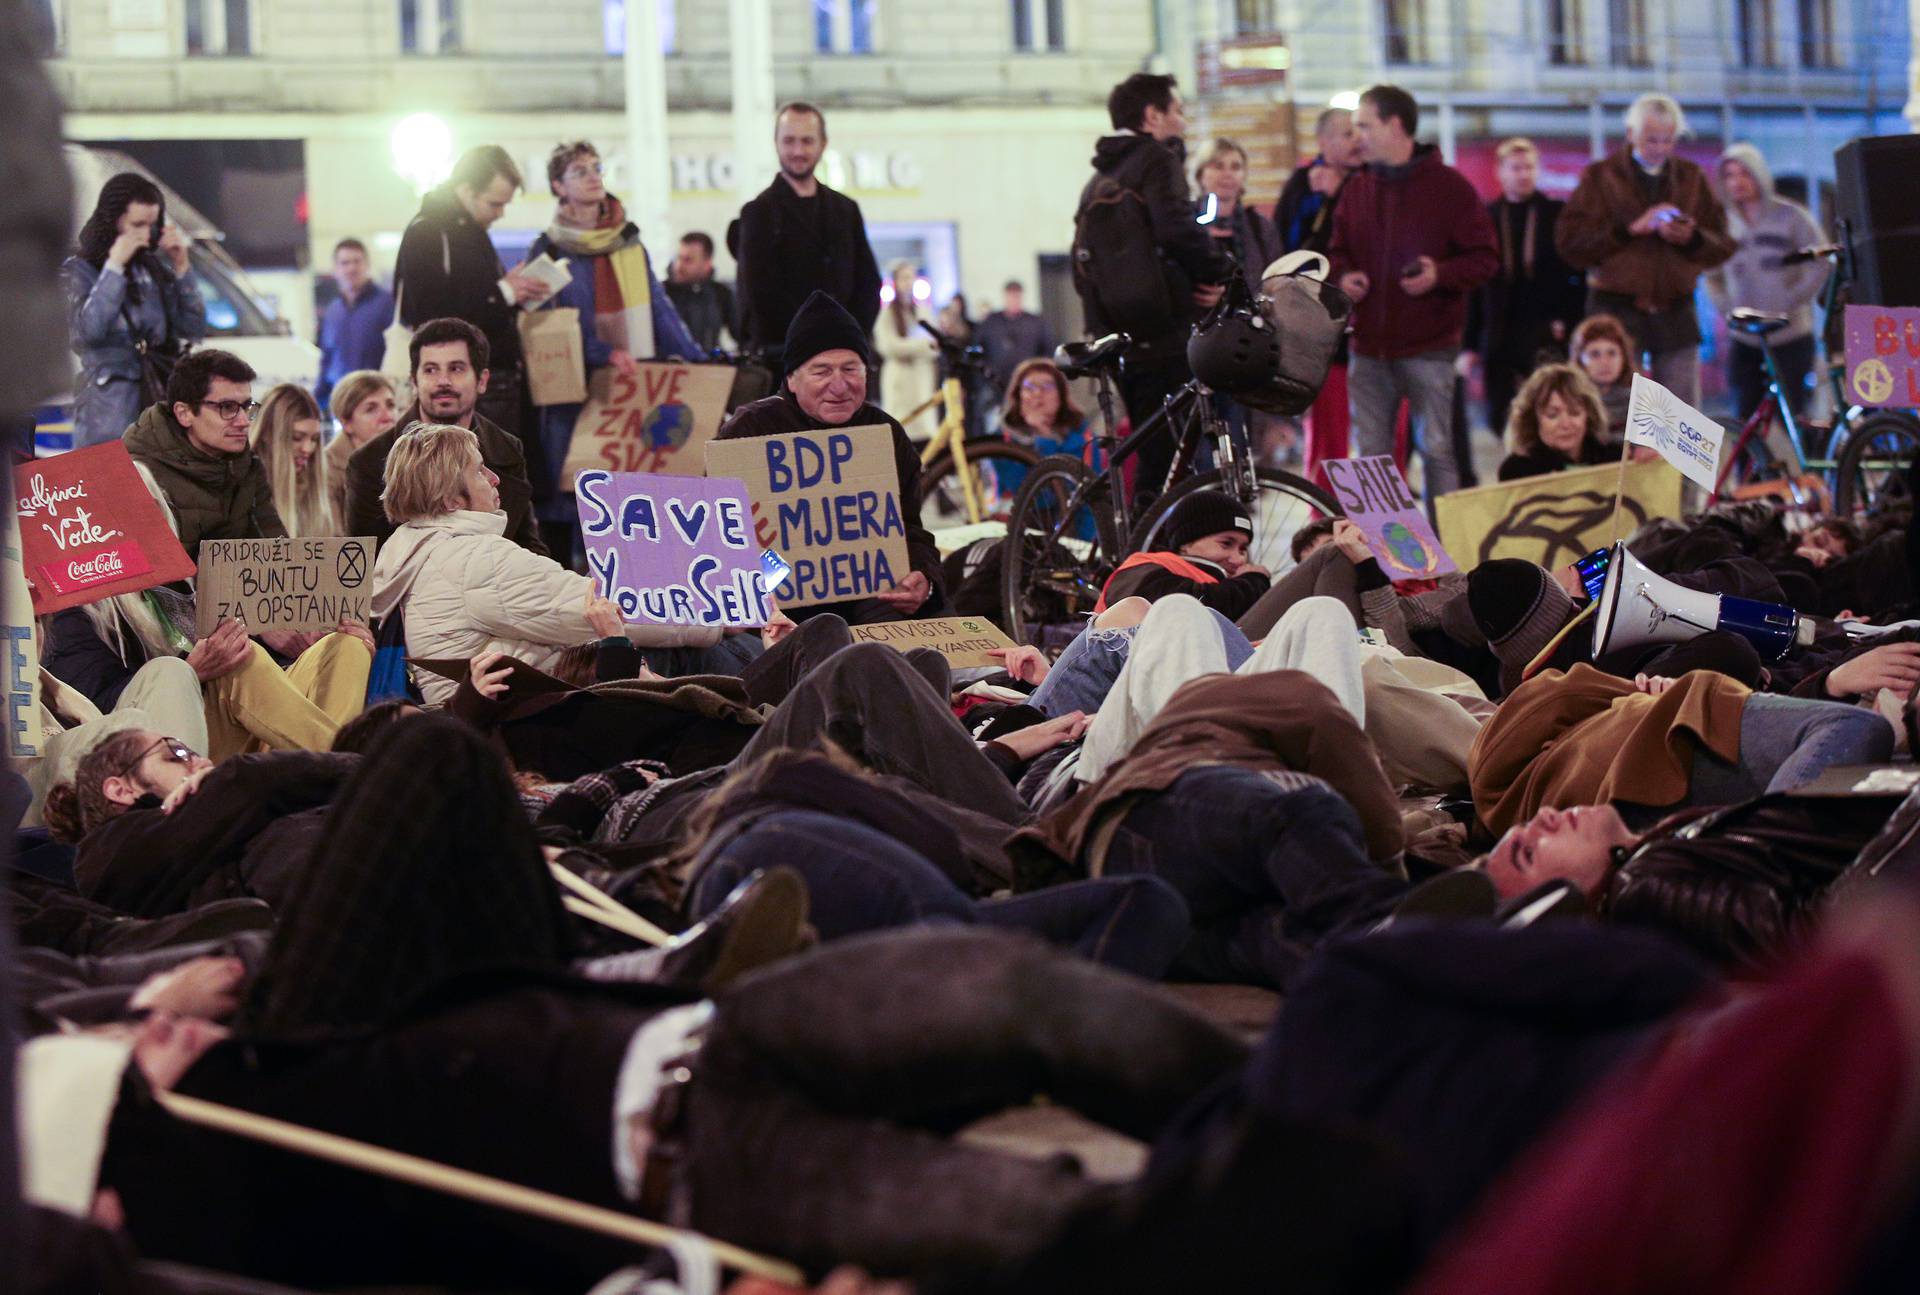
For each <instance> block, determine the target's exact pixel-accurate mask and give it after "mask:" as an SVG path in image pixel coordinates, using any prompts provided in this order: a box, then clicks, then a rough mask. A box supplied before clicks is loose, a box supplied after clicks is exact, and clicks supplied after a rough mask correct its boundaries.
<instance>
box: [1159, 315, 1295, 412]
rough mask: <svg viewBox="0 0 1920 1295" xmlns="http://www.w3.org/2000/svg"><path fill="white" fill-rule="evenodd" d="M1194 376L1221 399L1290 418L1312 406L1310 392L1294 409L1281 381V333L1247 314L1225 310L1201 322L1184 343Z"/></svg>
mask: <svg viewBox="0 0 1920 1295" xmlns="http://www.w3.org/2000/svg"><path fill="white" fill-rule="evenodd" d="M1187 363H1188V364H1189V365H1190V366H1192V368H1193V376H1194V377H1196V378H1198V379H1200V381H1202V382H1204V383H1206V384H1207V386H1208V387H1210V388H1212V389H1213V390H1214V391H1217V392H1219V393H1220V394H1221V395H1223V396H1231V397H1233V398H1234V399H1235V400H1238V401H1239V402H1240V403H1242V404H1244V405H1247V406H1249V407H1250V408H1253V409H1260V410H1265V411H1266V412H1268V413H1274V414H1295V413H1299V412H1301V411H1302V410H1304V409H1306V408H1307V406H1308V405H1311V404H1312V403H1313V395H1312V394H1311V393H1310V394H1308V396H1307V399H1306V401H1305V402H1304V403H1302V404H1300V405H1299V406H1298V407H1295V406H1294V405H1293V404H1292V402H1291V400H1290V397H1291V396H1292V395H1293V394H1294V393H1292V392H1290V391H1288V390H1287V389H1286V388H1285V387H1284V386H1283V385H1282V383H1281V376H1280V335H1279V334H1278V333H1277V332H1275V331H1274V328H1273V325H1271V324H1269V323H1268V322H1267V321H1266V318H1265V317H1264V316H1262V315H1260V314H1258V313H1256V312H1255V311H1252V310H1244V309H1242V310H1225V311H1220V312H1218V313H1217V314H1214V315H1213V316H1211V317H1209V318H1208V319H1206V320H1204V321H1203V322H1202V323H1201V324H1200V326H1199V327H1198V328H1196V329H1195V330H1194V332H1193V336H1192V337H1190V338H1188V339H1187Z"/></svg>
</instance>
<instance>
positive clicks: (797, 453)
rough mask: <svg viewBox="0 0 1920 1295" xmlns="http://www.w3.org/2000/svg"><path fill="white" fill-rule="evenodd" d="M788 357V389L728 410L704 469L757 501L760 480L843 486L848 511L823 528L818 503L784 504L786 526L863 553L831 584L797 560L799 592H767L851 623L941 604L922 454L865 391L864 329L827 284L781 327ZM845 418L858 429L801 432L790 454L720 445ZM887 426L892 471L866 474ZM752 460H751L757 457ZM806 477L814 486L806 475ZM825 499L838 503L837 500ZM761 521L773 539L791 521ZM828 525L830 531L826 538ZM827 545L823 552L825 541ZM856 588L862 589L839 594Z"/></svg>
mask: <svg viewBox="0 0 1920 1295" xmlns="http://www.w3.org/2000/svg"><path fill="white" fill-rule="evenodd" d="M784 356H785V361H784V362H785V364H786V369H787V373H786V381H785V384H784V389H783V390H782V391H781V392H780V394H778V395H775V396H768V397H767V398H766V399H765V400H756V401H754V402H753V403H752V404H750V405H745V406H742V407H741V408H740V409H738V410H736V411H734V415H733V417H732V418H730V419H728V420H727V423H726V425H725V426H723V427H722V428H721V429H720V433H719V435H718V436H716V437H715V438H714V440H715V442H716V443H715V444H714V445H711V446H709V447H708V450H707V471H708V474H709V475H726V476H736V475H737V476H741V477H742V478H743V479H745V480H746V482H747V484H748V488H749V490H750V491H752V492H753V493H754V500H755V502H756V503H757V504H759V505H760V506H761V508H762V509H763V510H764V509H765V508H766V506H767V499H768V496H767V495H765V494H762V493H760V492H759V489H760V486H762V485H764V486H765V487H766V488H768V489H769V490H771V489H773V488H775V487H776V486H781V487H783V488H786V489H813V488H815V487H822V486H824V487H832V488H839V487H845V488H847V489H845V490H842V491H841V494H842V495H844V496H845V497H846V498H848V499H850V500H851V501H852V502H851V504H850V505H847V507H849V508H850V510H851V515H850V516H842V515H841V514H840V513H839V512H838V511H835V512H834V513H833V514H832V517H831V523H832V524H831V526H829V525H827V524H825V520H826V519H825V515H824V514H822V513H820V511H819V510H818V508H817V507H816V508H815V511H814V518H813V522H812V523H804V524H803V523H802V522H801V519H800V516H799V514H798V513H797V512H795V513H790V514H789V517H791V518H792V519H793V520H794V522H795V523H796V525H795V526H794V527H793V528H791V533H792V534H793V535H795V536H796V537H797V536H800V535H802V534H810V535H811V536H819V537H822V538H823V539H828V540H833V539H835V538H844V539H845V540H846V543H844V544H842V545H841V549H842V551H851V548H861V550H862V552H863V553H864V554H865V556H864V558H862V559H861V560H860V562H859V568H860V569H859V571H857V572H856V571H853V570H851V569H850V568H846V567H843V568H842V571H841V574H842V575H845V576H846V577H847V578H846V579H844V580H838V581H837V582H836V579H834V578H822V577H821V575H820V571H821V569H820V568H813V569H810V570H811V571H812V573H813V574H814V578H813V579H811V580H802V579H801V577H802V572H801V570H800V567H799V564H798V563H795V571H794V576H795V579H796V580H800V583H801V584H802V585H803V586H804V588H802V589H801V590H799V591H798V596H796V590H795V586H794V584H793V583H789V584H787V585H786V586H785V587H784V589H783V590H775V591H774V592H775V595H776V597H778V598H779V599H780V602H781V605H782V606H787V607H799V608H802V609H803V613H802V615H803V616H815V615H819V614H821V613H823V612H833V613H836V614H838V615H840V616H842V617H844V618H845V619H846V621H847V622H848V623H849V624H856V625H857V624H866V623H871V622H873V621H890V620H906V619H908V618H912V617H925V616H939V615H941V614H943V612H944V610H945V607H946V593H945V591H944V589H943V588H942V587H941V583H940V550H939V548H938V547H936V546H935V544H934V542H933V536H932V535H931V534H930V533H928V531H927V528H926V527H925V526H924V525H922V524H921V522H920V457H919V455H918V454H916V453H915V452H914V448H913V443H912V442H911V441H909V440H908V439H907V433H906V429H904V428H903V427H901V426H900V423H899V421H898V420H896V419H894V418H893V417H892V416H891V415H889V414H887V413H886V412H884V411H883V410H881V409H880V408H879V407H878V406H876V405H873V404H870V403H868V401H867V370H868V368H869V367H870V366H871V364H872V362H873V357H872V355H871V353H870V352H869V351H868V349H867V335H866V332H865V330H863V329H862V328H861V327H860V325H859V324H858V323H857V322H855V320H854V318H853V316H852V315H850V314H848V313H847V311H846V309H845V307H843V306H841V305H840V303H839V302H837V301H835V300H834V299H833V298H832V297H829V296H828V295H827V294H826V293H824V292H815V293H814V294H813V295H812V296H811V297H808V298H807V301H806V304H805V305H804V306H802V307H801V308H800V313H799V314H797V315H795V316H794V318H793V324H792V326H791V327H790V328H788V330H787V343H786V349H785V352H784ZM843 428H844V429H853V430H849V431H848V432H846V433H843V434H841V435H835V436H826V437H820V436H812V435H808V436H803V437H800V438H798V440H800V441H804V442H805V443H806V444H807V446H808V448H807V449H806V450H801V449H799V448H798V446H797V445H794V446H793V447H792V450H791V453H792V456H793V457H792V458H790V459H788V458H783V457H781V456H780V455H776V454H775V453H774V452H773V451H772V450H771V448H770V447H769V449H768V450H767V451H766V452H765V453H762V454H757V455H749V456H745V457H744V458H743V457H742V456H741V455H739V453H738V452H737V451H732V452H730V447H726V446H724V445H722V444H720V443H721V442H727V441H739V440H749V439H756V438H765V437H772V436H778V437H786V438H790V440H791V439H792V438H793V434H794V433H818V432H838V431H839V430H840V429H843ZM883 429H884V430H885V431H886V432H889V433H891V441H892V448H893V464H892V473H891V474H890V480H888V481H886V482H880V481H878V480H870V479H869V478H871V477H873V476H874V470H875V469H876V468H877V467H878V464H876V462H875V460H874V458H873V457H872V456H873V454H874V453H875V449H876V448H878V449H879V451H880V452H881V453H884V448H885V439H884V438H883V437H882V436H881V435H880V433H881V431H882V430H883ZM785 448H786V447H783V450H784V449H785ZM752 460H757V467H755V466H753V465H752V463H751V461H752ZM809 481H811V482H812V483H813V485H812V486H809V485H807V483H808V482H809ZM889 485H890V486H891V487H892V494H891V498H890V499H881V498H879V497H878V493H877V492H878V491H880V490H881V489H882V488H883V487H884V486H889ZM849 492H850V493H849ZM869 496H872V497H871V498H869ZM868 505H871V507H869V506H868ZM832 507H833V508H834V509H835V510H838V509H839V508H840V507H841V505H839V504H834V505H832ZM843 522H844V523H846V524H845V525H842V524H841V523H843ZM757 523H758V526H759V527H760V528H761V531H762V533H763V534H765V532H766V530H767V528H769V527H772V528H773V538H774V539H777V538H778V537H779V535H780V533H781V531H782V530H785V529H788V528H787V527H785V526H784V525H783V524H782V522H781V519H780V517H779V516H778V515H777V514H772V515H770V514H767V513H765V512H764V511H763V512H762V515H761V516H760V517H759V518H758V519H757ZM815 523H818V524H815ZM829 530H832V531H834V532H835V535H834V536H828V535H827V534H826V533H827V531H829ZM849 546H851V548H850V547H849ZM816 547H820V546H816ZM824 547H825V549H826V551H827V552H828V554H829V555H830V553H831V551H832V548H833V545H832V543H831V542H830V543H828V544H826V545H825V546H824ZM903 550H904V552H903ZM782 556H784V557H786V558H787V559H788V560H789V561H792V560H793V558H794V555H793V554H790V553H789V554H783V555H782ZM842 561H843V563H844V562H846V561H848V559H845V558H843V559H842ZM827 574H828V576H829V577H830V576H831V573H830V572H829V573H827ZM883 574H884V578H881V577H882V576H883ZM856 588H857V589H858V592H844V591H847V590H852V589H856ZM836 590H838V591H843V592H836ZM800 618H801V617H798V616H797V617H796V619H800Z"/></svg>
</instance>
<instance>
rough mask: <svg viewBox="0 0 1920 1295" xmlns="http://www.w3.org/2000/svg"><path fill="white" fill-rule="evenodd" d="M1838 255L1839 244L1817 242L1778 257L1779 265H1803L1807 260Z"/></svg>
mask: <svg viewBox="0 0 1920 1295" xmlns="http://www.w3.org/2000/svg"><path fill="white" fill-rule="evenodd" d="M1838 255H1840V244H1838V243H1819V244H1816V245H1814V246H1812V247H1803V248H1801V249H1800V250H1799V251H1797V252H1788V253H1787V254H1786V255H1785V256H1783V257H1781V258H1780V264H1781V265H1805V264H1806V263H1807V262H1808V261H1825V260H1828V259H1830V258H1832V257H1835V256H1838Z"/></svg>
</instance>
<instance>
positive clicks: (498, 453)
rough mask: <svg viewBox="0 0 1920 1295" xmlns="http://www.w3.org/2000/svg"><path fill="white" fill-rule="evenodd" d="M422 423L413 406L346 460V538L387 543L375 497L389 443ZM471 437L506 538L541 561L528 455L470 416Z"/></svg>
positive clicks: (382, 484)
mask: <svg viewBox="0 0 1920 1295" xmlns="http://www.w3.org/2000/svg"><path fill="white" fill-rule="evenodd" d="M420 421H422V420H421V418H420V406H419V405H418V404H415V405H413V406H411V407H409V408H408V409H407V411H406V412H405V413H404V414H401V415H400V421H399V422H397V423H395V424H394V425H393V426H392V427H390V428H388V429H387V430H386V431H384V432H382V433H380V435H378V436H376V437H374V438H373V439H372V440H370V441H368V442H367V443H366V444H365V445H362V446H361V447H360V448H359V449H357V450H355V451H354V452H353V457H352V458H350V459H348V460H347V516H346V523H347V533H348V534H349V535H371V536H373V537H374V538H375V539H377V540H379V541H380V542H381V543H383V544H384V543H386V541H387V540H388V538H389V537H391V536H392V534H393V532H394V529H395V528H394V525H393V523H392V522H390V521H388V520H387V514H386V512H385V510H384V509H382V508H381V506H380V492H381V491H383V490H385V489H386V484H387V456H388V455H390V454H392V453H393V443H394V441H395V440H396V439H398V438H399V437H400V435H401V434H402V433H403V432H405V431H406V430H407V429H408V428H410V427H412V426H413V425H414V424H415V423H418V422H420ZM473 434H474V436H475V437H476V438H477V439H478V440H479V442H480V461H481V462H482V463H484V464H486V465H487V468H488V470H489V471H491V472H492V473H493V475H494V476H496V477H499V478H500V507H501V508H502V509H504V510H505V511H506V514H507V538H508V539H510V540H512V541H513V542H514V543H515V544H518V545H519V546H520V547H521V548H523V549H526V550H527V551H528V552H530V553H538V554H540V555H541V556H543V557H544V556H546V552H547V546H546V545H545V544H542V543H541V542H540V525H539V523H538V522H537V521H535V520H534V516H533V485H532V483H531V482H530V481H529V480H528V478H527V452H526V449H525V447H523V446H522V445H521V444H520V438H519V437H518V436H515V435H514V434H513V433H512V432H510V431H508V430H507V429H506V428H504V427H500V426H497V425H496V424H494V423H492V422H489V421H488V420H487V419H485V418H482V417H481V416H480V415H479V414H475V415H474V416H473Z"/></svg>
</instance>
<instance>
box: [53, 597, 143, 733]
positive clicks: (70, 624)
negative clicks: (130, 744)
mask: <svg viewBox="0 0 1920 1295" xmlns="http://www.w3.org/2000/svg"><path fill="white" fill-rule="evenodd" d="M120 642H121V646H122V647H123V648H124V649H125V651H124V653H123V652H119V651H115V650H114V647H113V645H112V644H110V643H108V642H107V641H106V640H105V639H103V638H101V637H100V632H99V631H98V630H97V629H95V628H94V625H93V619H92V618H91V617H89V616H88V615H87V613H86V612H85V611H84V610H83V609H81V608H79V607H69V608H67V609H66V610H65V611H59V612H55V613H54V614H53V615H52V616H50V617H48V618H47V620H46V640H45V642H44V643H43V644H42V645H41V649H40V664H41V666H42V667H44V668H45V670H46V672H47V673H48V674H50V675H52V676H53V677H54V678H56V679H58V680H59V681H60V682H61V683H63V684H66V685H67V686H68V687H69V688H72V689H73V690H74V691H76V692H78V693H79V694H80V695H81V696H82V697H85V698H86V699H87V700H88V701H90V702H92V703H93V704H94V705H96V706H98V707H99V708H100V709H101V711H102V712H103V713H107V712H111V711H112V710H113V708H114V707H115V706H117V705H119V704H120V694H121V693H123V692H125V691H126V689H127V685H128V684H129V683H132V682H133V676H134V675H135V674H136V673H137V672H138V671H139V669H140V667H141V666H143V665H145V664H146V663H147V662H148V660H149V659H150V658H149V657H148V655H147V649H146V645H145V644H143V643H142V642H141V641H140V638H139V636H138V635H136V634H135V633H134V632H133V631H132V630H131V629H129V628H128V627H127V626H126V625H125V623H124V622H123V623H122V625H121V634H120Z"/></svg>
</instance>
